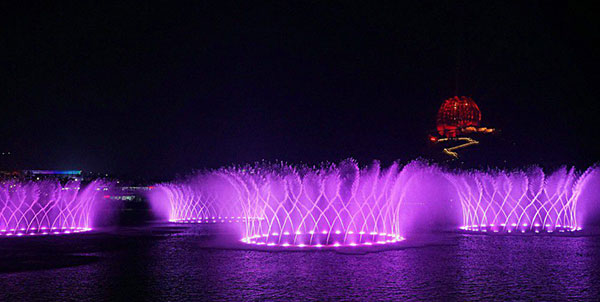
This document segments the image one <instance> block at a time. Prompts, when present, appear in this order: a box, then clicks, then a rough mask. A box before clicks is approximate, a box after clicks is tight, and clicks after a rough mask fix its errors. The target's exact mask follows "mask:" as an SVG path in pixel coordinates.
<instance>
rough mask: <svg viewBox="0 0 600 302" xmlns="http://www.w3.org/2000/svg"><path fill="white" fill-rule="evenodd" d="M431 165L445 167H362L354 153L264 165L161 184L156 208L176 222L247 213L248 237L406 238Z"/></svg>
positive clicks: (288, 240) (270, 240)
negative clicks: (407, 203) (407, 205)
mask: <svg viewBox="0 0 600 302" xmlns="http://www.w3.org/2000/svg"><path fill="white" fill-rule="evenodd" d="M430 170H436V171H437V168H436V167H432V166H428V165H426V164H422V163H419V162H413V163H410V164H408V165H406V166H404V167H402V166H399V165H398V164H393V165H392V166H391V167H389V168H387V169H382V168H381V167H380V166H379V164H378V163H375V164H373V165H372V166H371V167H369V168H364V169H361V168H359V167H358V165H357V163H356V162H355V161H353V160H346V161H344V162H342V163H340V164H339V165H329V166H325V167H321V168H315V167H312V168H310V167H294V166H289V165H284V164H276V165H266V164H263V165H260V164H259V165H256V166H244V167H232V168H223V169H219V170H216V171H206V172H202V173H199V174H197V175H195V176H192V177H188V178H186V179H183V180H181V181H177V182H172V183H164V184H159V185H156V186H155V189H154V190H152V191H151V192H150V193H149V194H150V195H149V196H148V197H149V200H150V203H151V205H152V208H153V209H154V210H155V211H156V212H158V213H159V214H161V215H162V216H163V217H165V219H166V220H169V221H171V222H187V223H189V222H192V223H204V222H208V221H207V220H206V219H204V220H203V219H201V218H198V217H225V218H227V217H232V218H233V217H239V219H240V221H241V223H242V226H243V227H242V228H240V232H241V234H240V235H241V236H240V237H241V238H243V242H244V243H247V244H255V245H259V244H266V245H267V246H296V247H298V246H302V247H319V246H321V247H327V246H338V245H339V246H360V245H365V243H375V242H383V243H393V242H398V241H400V239H399V238H401V236H400V234H402V228H403V223H402V216H401V212H402V211H401V209H400V207H401V205H402V203H403V202H404V199H405V198H406V191H407V190H413V191H414V189H413V187H412V186H413V185H414V184H415V183H417V180H415V179H416V178H417V177H415V176H420V175H422V172H423V171H430ZM413 195H414V194H413ZM265 234H266V235H265Z"/></svg>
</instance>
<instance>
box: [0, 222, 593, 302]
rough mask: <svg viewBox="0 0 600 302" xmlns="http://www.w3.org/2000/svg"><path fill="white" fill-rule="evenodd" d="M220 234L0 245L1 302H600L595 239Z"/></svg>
mask: <svg viewBox="0 0 600 302" xmlns="http://www.w3.org/2000/svg"><path fill="white" fill-rule="evenodd" d="M214 233H215V230H211V229H207V227H205V226H195V227H191V228H188V229H186V228H172V227H139V228H122V229H119V230H113V231H107V232H101V233H90V234H78V235H72V236H68V235H67V236H58V237H44V238H43V237H37V238H0V288H1V290H0V301H13V300H18V301H37V300H41V301H56V300H71V301H175V300H186V301H189V300H198V301H264V300H280V301H291V300H296V301H307V300H308V301H334V300H344V301H360V300H364V301H386V300H387V301H392V300H393V301H403V300H437V301H506V300H510V301H518V300H521V301H532V300H535V301H565V300H578V301H582V300H584V301H599V300H600V237H595V236H594V237H557V236H492V235H468V234H455V233H443V234H438V235H435V236H429V237H427V238H426V239H423V238H416V239H411V238H407V241H406V244H405V245H403V246H402V247H400V248H398V249H393V250H386V251H382V252H376V253H366V254H353V253H339V252H335V251H316V252H264V251H256V250H240V249H222V248H214V247H211V246H215V244H214V242H215V240H216V238H217V237H218V236H215V234H214ZM411 241H413V242H414V244H412V243H411Z"/></svg>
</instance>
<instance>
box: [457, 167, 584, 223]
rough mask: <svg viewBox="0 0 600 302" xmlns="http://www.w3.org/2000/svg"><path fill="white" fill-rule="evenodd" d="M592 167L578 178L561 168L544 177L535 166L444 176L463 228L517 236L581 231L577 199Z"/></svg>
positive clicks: (572, 171)
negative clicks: (456, 202)
mask: <svg viewBox="0 0 600 302" xmlns="http://www.w3.org/2000/svg"><path fill="white" fill-rule="evenodd" d="M594 169H595V167H592V168H590V169H588V170H587V171H585V172H584V173H583V174H578V173H576V172H575V170H574V169H570V170H568V171H567V169H565V168H562V169H560V170H558V171H556V172H554V173H552V174H550V175H546V174H544V172H543V171H542V170H541V169H540V168H532V169H529V170H527V171H510V172H507V171H490V172H483V171H471V172H457V173H448V174H447V178H448V179H449V180H450V181H451V182H452V183H453V185H454V186H455V188H456V189H457V192H458V196H459V199H460V202H461V206H462V213H463V225H465V226H466V227H464V228H462V229H463V230H467V231H478V232H487V231H488V230H491V231H493V232H508V233H511V232H512V230H514V229H516V228H518V229H519V230H520V231H521V233H525V232H534V233H539V232H540V231H546V232H552V231H554V230H558V231H559V232H564V230H567V229H569V230H573V229H574V230H581V227H579V226H578V221H577V201H578V199H579V196H580V193H581V190H582V187H583V185H584V183H585V182H586V179H587V178H588V177H587V176H589V175H590V174H591V173H592V171H593V170H594ZM497 225H500V227H498V226H497ZM507 226H510V227H507ZM552 226H554V227H552Z"/></svg>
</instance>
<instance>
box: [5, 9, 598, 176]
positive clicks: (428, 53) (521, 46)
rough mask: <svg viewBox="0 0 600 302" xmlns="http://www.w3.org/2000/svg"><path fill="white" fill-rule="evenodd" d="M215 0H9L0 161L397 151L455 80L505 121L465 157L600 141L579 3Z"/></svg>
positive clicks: (490, 158) (15, 165) (494, 158)
mask: <svg viewBox="0 0 600 302" xmlns="http://www.w3.org/2000/svg"><path fill="white" fill-rule="evenodd" d="M211 2H213V3H210V2H207V3H204V4H203V3H200V2H190V3H186V4H185V5H184V4H182V3H180V4H173V3H172V1H169V2H162V4H156V5H155V4H152V5H150V4H146V3H136V4H131V3H130V4H123V3H119V2H115V3H111V4H107V3H104V1H101V2H98V3H95V4H94V5H88V4H81V3H80V2H78V1H76V2H74V3H72V4H70V5H67V4H64V3H63V4H56V3H50V2H47V1H39V2H35V3H30V4H27V5H25V4H23V5H22V6H21V7H14V11H13V10H12V9H11V10H9V12H11V13H9V15H10V17H9V20H12V22H11V24H13V25H14V26H9V27H8V31H7V32H6V31H5V33H7V34H5V35H3V37H4V38H5V39H3V40H4V43H3V44H4V45H5V46H8V47H4V49H6V50H8V52H7V53H4V55H3V56H2V57H3V58H2V62H3V63H5V64H3V67H2V69H1V70H0V75H1V78H0V80H1V82H2V84H3V85H2V87H4V88H3V89H2V94H1V95H2V98H3V101H2V104H3V106H2V110H0V131H1V133H2V140H1V141H0V149H1V151H2V152H11V155H10V156H9V155H3V158H2V165H3V166H2V167H0V170H7V169H25V168H44V169H83V170H87V171H97V172H103V173H104V172H106V173H113V174H118V175H129V176H133V175H146V176H151V177H162V178H171V177H173V176H175V175H176V174H178V173H179V174H184V173H188V172H189V171H191V170H192V169H195V168H214V167H219V166H222V165H229V164H235V163H246V162H253V161H257V160H261V159H267V160H275V159H278V160H285V161H288V162H292V163H301V162H302V163H311V164H312V163H318V162H321V161H332V162H337V161H339V160H342V159H345V158H348V157H353V158H355V159H357V160H358V161H359V162H360V163H361V164H368V163H370V162H371V161H372V160H374V159H379V160H381V161H382V162H383V163H384V164H389V163H390V162H391V161H393V160H396V159H400V160H402V161H408V160H411V159H414V158H417V157H419V156H427V154H430V153H431V150H430V149H431V148H430V147H428V144H427V134H428V133H429V132H430V131H432V130H433V129H434V127H435V115H436V113H437V110H438V108H439V106H440V105H441V103H442V101H443V100H444V99H446V98H448V97H451V96H453V95H455V94H457V93H458V94H459V95H468V96H472V97H473V99H474V100H475V101H476V102H477V104H478V105H479V107H480V108H481V110H482V116H483V120H482V124H483V125H484V126H488V127H496V128H499V129H501V133H500V134H499V135H496V136H494V137H493V138H489V139H487V140H486V141H484V142H482V144H481V145H480V146H475V147H473V150H469V151H466V152H465V153H464V154H461V155H464V156H463V157H462V158H461V160H462V161H464V162H478V163H485V164H497V163H502V162H504V161H507V162H509V163H512V164H515V165H527V164H532V163H538V164H541V165H558V164H569V165H571V164H575V165H580V166H585V165H588V164H591V163H593V162H595V161H597V160H598V159H599V158H600V157H599V156H598V155H600V148H599V147H598V143H597V142H596V141H597V140H598V139H600V136H599V135H598V132H599V131H600V128H599V123H600V110H599V108H600V106H599V105H598V95H599V91H598V90H599V87H600V85H599V84H598V70H599V67H600V66H599V60H598V58H599V57H598V49H597V48H594V47H593V45H596V44H600V43H599V42H600V41H599V40H600V39H599V33H600V30H599V28H598V24H599V21H598V18H597V16H598V15H599V12H598V11H597V10H594V9H592V8H591V7H579V6H575V5H579V3H571V4H566V3H561V4H552V3H551V2H547V1H541V2H522V1H515V2H510V3H506V2H505V1H496V2H485V3H483V2H484V1H473V2H460V1H450V2H442V1H434V2H430V3H425V2H422V1H416V2H414V3H412V4H411V5H409V4H406V3H403V2H402V3H397V4H395V5H390V4H389V3H388V4H385V5H383V4H376V3H371V2H369V3H365V4H363V5H356V4H353V3H354V2H352V3H350V2H351V1H340V2H328V3H327V4H324V3H322V2H321V1H318V2H302V3H297V2H286V1H281V2H273V3H269V4H265V3H251V4H249V3H246V1H240V3H228V4H224V3H223V2H221V1H211ZM461 3H467V4H461ZM491 146H493V147H491Z"/></svg>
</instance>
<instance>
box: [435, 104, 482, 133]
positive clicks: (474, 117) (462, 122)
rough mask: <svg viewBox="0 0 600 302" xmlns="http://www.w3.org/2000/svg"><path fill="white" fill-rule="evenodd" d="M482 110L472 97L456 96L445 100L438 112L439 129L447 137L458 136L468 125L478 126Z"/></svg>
mask: <svg viewBox="0 0 600 302" xmlns="http://www.w3.org/2000/svg"><path fill="white" fill-rule="evenodd" d="M480 121H481V111H480V110H479V107H477V104H475V102H474V101H473V99H471V98H470V97H466V96H461V97H458V96H455V97H452V98H449V99H447V100H445V101H444V103H443V104H442V107H440V110H439V111H438V114H437V131H438V132H439V134H440V135H442V136H445V137H456V136H458V135H459V134H460V133H461V132H462V131H463V129H465V128H467V127H477V126H479V122H480Z"/></svg>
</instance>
